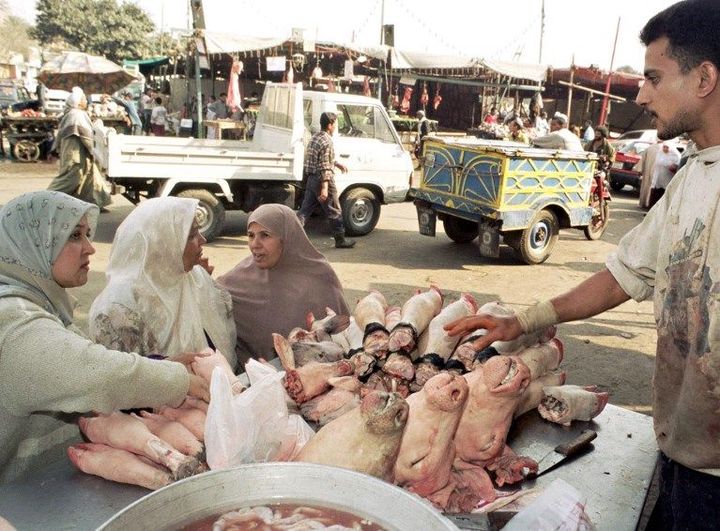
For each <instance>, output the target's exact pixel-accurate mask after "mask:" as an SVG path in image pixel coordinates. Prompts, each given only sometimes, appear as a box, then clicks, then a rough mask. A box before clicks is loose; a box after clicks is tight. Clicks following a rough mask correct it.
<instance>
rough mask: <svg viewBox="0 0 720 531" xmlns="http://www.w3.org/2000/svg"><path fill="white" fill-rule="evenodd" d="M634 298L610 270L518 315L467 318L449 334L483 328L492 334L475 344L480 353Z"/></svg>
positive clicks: (595, 313) (604, 270)
mask: <svg viewBox="0 0 720 531" xmlns="http://www.w3.org/2000/svg"><path fill="white" fill-rule="evenodd" d="M629 299H630V296H629V295H628V294H627V293H625V292H624V291H623V289H622V288H621V287H620V284H618V282H617V280H615V277H614V276H613V275H612V273H610V271H608V270H607V269H603V270H602V271H600V272H599V273H595V274H594V275H593V276H592V277H590V278H589V279H587V280H585V281H584V282H581V283H580V284H578V285H577V286H575V287H574V288H573V289H571V290H570V291H568V292H566V293H564V294H562V295H559V296H558V297H555V298H554V299H551V300H550V301H545V302H542V303H540V304H538V305H536V306H531V307H530V308H528V309H527V310H524V311H522V312H520V313H518V314H517V315H514V316H510V317H496V316H494V315H489V314H480V315H474V316H470V317H465V318H463V319H460V320H458V321H455V322H453V323H450V324H448V325H446V326H445V330H447V332H448V334H449V335H451V336H456V335H458V334H466V333H468V332H472V331H474V330H477V329H479V328H484V329H486V330H487V331H488V332H487V334H486V335H484V336H482V337H481V338H480V339H478V340H477V341H475V343H474V344H473V346H474V347H475V348H476V349H477V350H482V349H483V348H485V347H487V346H489V345H490V344H492V343H494V342H495V341H510V340H512V339H515V338H516V337H518V336H519V335H520V334H522V333H523V332H530V331H534V330H538V329H541V328H544V327H547V326H551V325H553V324H558V323H564V322H567V321H575V320H578V319H586V318H588V317H591V316H593V315H597V314H599V313H602V312H604V311H606V310H609V309H611V308H614V307H616V306H618V305H620V304H622V303H623V302H625V301H627V300H629Z"/></svg>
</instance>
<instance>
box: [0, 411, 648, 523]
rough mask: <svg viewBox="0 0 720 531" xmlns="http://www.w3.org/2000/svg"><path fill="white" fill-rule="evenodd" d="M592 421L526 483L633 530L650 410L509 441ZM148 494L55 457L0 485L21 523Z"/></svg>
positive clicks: (552, 439) (518, 431)
mask: <svg viewBox="0 0 720 531" xmlns="http://www.w3.org/2000/svg"><path fill="white" fill-rule="evenodd" d="M588 428H590V429H593V430H595V431H596V432H597V434H598V436H597V438H596V439H595V440H594V442H593V446H594V449H593V450H592V451H588V452H586V453H584V454H582V455H579V456H577V457H576V458H572V460H568V461H566V462H563V463H562V464H560V465H559V466H557V467H556V468H554V469H553V470H551V471H549V472H548V473H547V474H544V475H542V476H541V477H539V478H538V479H536V480H534V481H526V482H523V483H522V488H523V489H529V488H532V487H545V486H547V485H549V484H550V483H552V481H553V480H555V479H557V478H562V479H563V480H565V481H567V482H568V483H570V484H571V485H572V486H574V487H575V488H576V489H578V490H579V491H580V492H581V493H582V494H583V495H585V496H586V497H587V505H586V511H587V513H588V515H589V516H590V518H591V520H592V522H593V524H594V525H595V526H596V527H597V529H598V530H613V531H615V530H626V529H627V530H632V529H635V527H636V525H637V522H638V520H639V518H640V514H641V513H642V509H643V505H644V502H645V497H646V495H647V492H648V489H649V486H650V481H651V479H652V474H653V470H654V466H655V461H656V457H657V449H656V444H655V437H654V433H653V428H652V418H651V417H648V416H645V415H642V414H639V413H634V412H632V411H628V410H626V409H622V408H619V407H616V406H611V405H608V406H607V407H606V408H605V410H604V411H603V413H602V414H601V415H600V416H598V417H597V418H595V419H594V421H590V422H577V423H574V424H573V426H571V427H563V426H558V425H556V424H549V423H547V422H545V421H542V420H541V419H540V417H539V416H538V414H537V412H530V413H528V414H526V415H525V416H523V417H521V418H519V419H518V420H517V421H516V425H515V427H514V429H513V431H512V432H511V434H510V438H509V443H510V445H514V446H515V447H516V448H519V447H523V448H524V447H525V446H524V445H525V444H527V441H529V440H535V441H537V442H538V443H542V444H543V445H545V446H553V445H556V444H560V443H562V442H566V441H568V440H570V439H572V438H573V437H574V436H575V435H577V434H579V433H580V432H581V431H582V430H583V429H588ZM148 493H149V491H147V490H145V489H143V488H140V487H136V486H130V485H122V484H118V483H113V482H110V481H106V480H104V479H100V478H98V477H94V476H89V475H86V474H83V473H81V472H79V471H78V470H76V469H75V468H73V466H72V464H71V463H70V461H69V460H68V459H67V458H66V457H65V456H58V459H57V460H56V461H55V462H54V463H53V464H52V465H51V466H48V467H47V468H45V469H43V470H37V471H36V472H35V473H34V474H33V475H32V476H31V477H29V478H27V479H25V480H23V481H17V482H14V483H10V484H7V485H3V486H0V515H2V516H3V517H4V518H6V519H7V520H9V521H10V522H11V523H12V524H13V525H14V526H15V527H17V528H18V529H65V528H75V529H93V528H95V527H97V526H99V525H100V524H102V523H103V522H105V521H106V520H107V519H109V518H110V517H111V516H113V515H114V514H115V513H116V512H118V511H120V510H121V509H123V508H125V507H126V506H128V505H129V504H131V503H133V502H134V501H136V500H138V499H140V498H141V497H143V496H145V495H146V494H148Z"/></svg>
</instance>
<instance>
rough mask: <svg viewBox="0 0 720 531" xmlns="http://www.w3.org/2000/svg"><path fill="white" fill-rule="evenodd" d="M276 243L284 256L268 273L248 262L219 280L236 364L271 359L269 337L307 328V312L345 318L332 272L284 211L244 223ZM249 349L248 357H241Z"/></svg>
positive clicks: (272, 210)
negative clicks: (228, 305)
mask: <svg viewBox="0 0 720 531" xmlns="http://www.w3.org/2000/svg"><path fill="white" fill-rule="evenodd" d="M253 222H254V223H258V224H259V225H262V226H263V227H264V228H266V229H267V230H268V231H269V232H270V233H271V234H272V235H274V236H278V237H280V239H281V240H282V244H283V249H282V255H281V256H280V260H279V261H278V263H277V264H276V265H275V266H274V267H272V268H271V269H260V268H259V267H258V266H257V265H256V264H255V261H254V259H253V257H252V256H248V257H247V258H245V259H244V260H242V261H241V262H240V263H239V264H238V265H236V266H235V267H234V268H233V269H232V270H231V271H230V272H228V273H226V274H225V275H223V276H222V277H220V278H219V279H218V282H219V283H220V284H221V285H222V286H224V287H225V288H226V289H227V290H228V291H229V292H230V295H232V299H233V313H234V314H235V326H236V327H237V335H238V359H239V360H241V361H242V362H243V363H244V362H245V361H247V360H248V355H249V357H256V358H257V357H263V358H266V359H270V358H273V357H274V353H273V352H274V351H273V343H272V333H273V332H275V333H278V334H282V335H284V336H287V335H288V333H289V332H290V330H292V329H293V328H295V327H297V326H300V327H304V326H305V317H306V315H307V313H308V312H313V313H314V314H315V315H316V316H323V317H324V316H325V308H326V307H330V308H332V309H333V310H334V311H336V312H338V313H341V314H348V313H349V310H348V306H347V304H346V303H345V299H344V297H343V292H342V286H341V285H340V280H339V279H338V277H337V275H336V274H335V271H333V269H332V267H331V266H330V264H329V263H328V261H327V260H326V259H325V257H324V256H323V255H322V254H320V253H319V252H318V251H317V249H315V247H313V244H312V243H310V240H308V237H307V235H306V234H305V231H304V230H303V228H302V225H300V222H299V221H298V219H297V216H296V215H295V212H293V211H292V210H291V209H290V208H288V207H286V206H284V205H277V204H268V205H262V206H260V207H259V208H258V209H257V210H255V211H254V212H253V213H252V214H251V215H250V217H249V218H248V226H249V225H250V224H251V223H253ZM243 349H247V351H245V352H244V351H243Z"/></svg>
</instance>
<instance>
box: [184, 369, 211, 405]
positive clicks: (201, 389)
mask: <svg viewBox="0 0 720 531" xmlns="http://www.w3.org/2000/svg"><path fill="white" fill-rule="evenodd" d="M187 394H189V395H190V396H194V397H195V398H199V399H200V400H204V401H205V402H210V387H209V385H208V383H207V381H206V380H205V378H203V377H201V376H198V375H196V374H192V373H191V374H190V388H189V389H188V392H187Z"/></svg>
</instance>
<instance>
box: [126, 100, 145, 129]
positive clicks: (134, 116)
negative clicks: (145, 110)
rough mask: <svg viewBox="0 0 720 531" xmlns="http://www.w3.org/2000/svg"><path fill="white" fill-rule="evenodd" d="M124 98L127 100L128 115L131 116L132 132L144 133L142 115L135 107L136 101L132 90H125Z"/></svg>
mask: <svg viewBox="0 0 720 531" xmlns="http://www.w3.org/2000/svg"><path fill="white" fill-rule="evenodd" d="M123 100H125V108H126V109H127V112H128V117H129V118H130V124H131V131H130V134H132V135H136V136H137V135H141V134H142V120H140V115H139V114H138V112H137V109H136V108H135V102H134V101H133V95H132V93H131V92H125V93H124V94H123Z"/></svg>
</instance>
